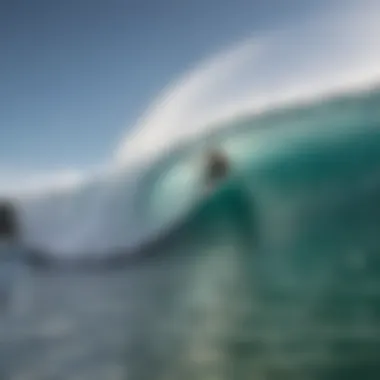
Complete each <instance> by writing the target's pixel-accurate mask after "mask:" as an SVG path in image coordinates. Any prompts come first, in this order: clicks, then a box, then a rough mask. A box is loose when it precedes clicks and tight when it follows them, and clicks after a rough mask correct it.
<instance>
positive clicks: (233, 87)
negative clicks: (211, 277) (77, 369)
mask: <svg viewBox="0 0 380 380" xmlns="http://www.w3.org/2000/svg"><path fill="white" fill-rule="evenodd" d="M379 7H380V5H379V4H378V3H376V2H371V1H363V2H360V4H359V3H357V2H356V3H347V4H346V5H345V7H344V8H339V9H338V8H335V7H332V8H331V7H330V8H328V9H326V10H325V11H324V12H321V13H319V14H318V15H317V16H315V15H314V16H313V15H310V17H309V18H305V19H304V20H303V21H302V22H300V23H298V24H292V25H288V27H287V28H285V29H283V30H280V31H272V32H270V33H268V32H266V33H263V34H261V35H260V34H258V35H255V36H254V37H253V38H248V39H246V40H245V41H243V42H242V43H239V44H237V45H235V46H233V47H232V48H230V49H227V50H226V51H223V52H222V53H221V54H217V55H216V56H213V57H211V59H209V60H207V61H206V62H203V63H201V64H200V65H199V66H198V67H197V68H195V69H194V70H190V72H188V73H186V74H185V75H184V76H183V77H182V78H180V79H179V80H178V81H176V82H174V84H173V85H170V86H168V88H167V89H165V90H164V91H163V93H162V94H161V95H160V96H159V97H158V99H157V101H156V102H155V103H153V104H152V105H151V107H149V108H148V110H147V112H146V113H145V115H143V117H142V118H141V120H140V121H139V122H138V123H137V124H136V126H135V127H134V128H133V130H132V133H128V134H127V136H126V137H125V139H124V141H123V142H122V143H121V145H120V146H119V147H118V148H117V149H116V151H115V156H114V157H113V158H112V159H111V160H110V162H108V163H106V165H105V168H102V169H101V170H99V174H98V175H94V174H93V173H81V172H79V173H80V174H78V175H75V176H72V177H70V180H69V181H66V183H69V186H67V187H66V188H65V187H64V186H62V184H60V185H58V186H57V181H58V180H57V179H56V178H54V179H53V181H52V183H53V185H54V186H50V185H48V184H47V183H44V185H43V186H42V188H40V189H37V188H38V186H35V188H34V189H33V192H31V191H30V189H27V186H22V189H23V190H25V191H24V192H19V193H18V194H17V192H14V191H11V193H10V194H11V196H12V197H15V198H17V201H18V204H19V209H20V214H21V219H22V228H23V230H24V231H25V242H26V244H28V245H30V246H34V247H39V248H41V249H43V250H45V251H48V252H51V253H54V254H55V255H65V256H68V255H74V256H78V255H85V254H91V255H97V254H98V255H100V254H108V253H109V252H111V251H113V250H114V249H116V248H118V249H119V248H125V249H127V248H129V247H133V246H136V245H138V244H140V243H141V242H143V241H146V240H148V239H149V236H151V235H152V234H154V233H157V231H158V229H160V228H162V227H163V226H165V225H167V223H169V222H172V221H173V220H174V218H180V214H181V213H185V212H187V210H188V209H191V207H192V205H193V204H194V202H195V201H196V199H197V196H198V195H197V193H196V191H195V190H197V188H198V190H199V186H198V185H199V183H198V182H197V178H198V177H199V175H198V174H199V172H200V169H201V164H202V161H201V159H200V158H199V157H201V155H202V149H203V148H204V147H206V145H200V144H199V143H198V142H197V141H199V139H202V138H204V137H207V136H208V137H209V140H208V141H213V143H214V142H215V141H216V140H217V139H218V138H219V139H223V138H222V136H223V134H222V135H220V136H221V137H217V136H218V133H216V131H218V130H220V129H222V130H221V132H220V133H224V130H225V129H226V124H228V125H230V126H229V127H228V128H229V129H230V130H234V132H233V133H235V132H236V131H237V130H238V127H237V126H236V125H237V124H238V125H240V124H241V122H242V121H241V120H242V117H243V116H244V115H251V116H250V118H248V119H247V120H248V122H247V123H246V127H245V128H248V129H251V132H250V133H251V137H250V143H249V144H248V143H247V141H244V139H241V140H239V139H238V138H237V137H236V138H235V140H234V139H232V138H231V139H229V140H228V141H229V143H227V149H229V148H228V144H230V145H231V146H232V148H230V149H232V150H234V151H235V152H237V151H243V153H244V154H249V155H256V158H257V157H260V155H262V154H264V153H265V152H268V151H272V150H273V144H274V145H275V143H274V142H273V141H274V140H276V138H278V135H277V134H272V137H271V138H270V139H266V140H265V141H266V142H265V143H264V140H263V139H261V138H258V136H259V134H260V133H261V132H260V131H261V130H262V129H264V130H265V129H268V130H270V128H262V126H261V124H262V123H261V122H258V121H255V120H256V119H257V118H260V117H261V116H260V115H262V114H263V113H264V114H272V113H273V111H276V110H278V109H279V108H281V107H286V108H288V109H298V108H299V106H300V104H305V103H307V104H309V106H310V105H312V104H313V103H314V102H320V101H321V100H322V101H323V100H326V98H327V97H330V98H331V97H336V96H341V95H343V94H346V93H355V92H360V91H363V90H368V89H370V88H373V87H376V86H377V84H378V82H379V79H380V52H377V51H376V50H374V49H373V46H374V38H376V37H375V36H377V35H380V33H379V32H380V30H379V28H380V27H379V26H378V25H379V24H378V22H377V20H376V17H375V15H376V14H378V11H379V10H380V9H379ZM327 110H328V107H327V108H325V109H324V111H323V112H324V113H327V112H328V111H327ZM373 112H374V111H373ZM252 115H253V116H252ZM297 119H298V120H297ZM268 120H270V118H269V119H268ZM300 120H302V118H298V116H297V114H295V117H294V118H293V119H292V120H291V122H288V123H282V125H283V130H284V132H283V134H284V136H285V135H286V134H288V133H289V131H290V130H291V128H290V129H289V126H290V127H294V124H296V125H298V126H299V129H298V130H297V133H301V135H302V130H304V131H306V132H305V133H306V134H308V133H310V131H312V129H310V128H308V129H303V128H304V127H303V125H304V124H303V122H301V121H300ZM310 120H311V121H310ZM319 120H320V116H319V115H318V114H316V115H314V118H313V117H309V124H311V125H314V128H316V129H318V128H320V126H319ZM346 121H347V120H346ZM267 124H269V125H270V124H272V125H273V124H274V125H277V124H281V123H278V122H277V121H276V122H274V121H272V122H267ZM330 124H333V122H332V119H330ZM341 124H342V125H344V122H341ZM247 125H248V126H247ZM228 128H227V129H228ZM300 131H301V132H300ZM215 133H216V134H215ZM236 133H237V132H236ZM268 133H269V132H268ZM215 139H216V140H215ZM233 141H235V142H233ZM268 141H269V142H268ZM239 144H241V145H239ZM244 144H245V145H244ZM182 145H186V148H184V149H185V151H182ZM243 147H244V148H243ZM185 152H186V153H185ZM246 152H249V153H246ZM236 154H237V153H236ZM244 154H243V155H244ZM237 155H238V154H237ZM163 157H168V161H167V162H166V163H165V165H162V161H161V160H162V158H163ZM174 157H176V160H173V158H174ZM187 157H189V158H187ZM187 159H189V160H190V161H186V160H187ZM178 160H179V161H180V164H178V162H177V161H178ZM242 160H243V161H244V157H243V158H242ZM174 161H176V162H175V163H174ZM181 165H182V166H181ZM152 172H156V174H157V175H155V176H152ZM73 178H74V180H73ZM153 178H154V179H155V180H154V181H152V179H153ZM148 179H150V181H151V182H149V181H148ZM170 181H171V182H170ZM37 182H42V181H37ZM47 182H49V181H47ZM185 187H186V188H187V189H192V190H194V191H195V192H194V191H188V192H184V189H185ZM12 190H14V189H12ZM198 193H199V192H198ZM141 194H144V196H143V197H141ZM163 197H168V198H173V197H175V198H176V199H177V202H176V203H175V204H174V205H173V207H172V209H174V211H173V212H174V214H170V213H169V214H168V215H166V216H165V215H164V211H163V209H162V208H158V209H157V208H156V213H157V214H156V215H155V214H154V210H155V207H156V206H155V204H158V205H160V204H161V205H165V204H166V201H164V198H163ZM140 203H145V204H147V205H149V207H151V209H149V210H148V211H147V212H144V213H141V209H139V208H138V207H136V204H140ZM166 208H167V207H166ZM181 210H182V211H181Z"/></svg>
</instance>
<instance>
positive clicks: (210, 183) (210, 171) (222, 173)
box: [205, 149, 230, 190]
mask: <svg viewBox="0 0 380 380" xmlns="http://www.w3.org/2000/svg"><path fill="white" fill-rule="evenodd" d="M229 170H230V166H229V162H228V158H227V156H226V155H225V154H224V153H223V152H222V151H220V150H217V149H213V150H211V151H210V152H209V153H208V154H207V157H206V168H205V182H206V187H207V189H208V190H211V189H213V188H214V187H215V185H217V183H219V182H220V181H222V180H223V179H225V178H226V177H227V176H228V174H229Z"/></svg>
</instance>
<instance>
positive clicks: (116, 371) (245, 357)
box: [0, 89, 380, 380]
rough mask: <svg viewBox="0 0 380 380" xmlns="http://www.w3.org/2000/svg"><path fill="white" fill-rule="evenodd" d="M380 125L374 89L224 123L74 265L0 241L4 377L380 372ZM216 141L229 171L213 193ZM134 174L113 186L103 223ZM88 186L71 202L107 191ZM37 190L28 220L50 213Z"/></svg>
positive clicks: (298, 378)
mask: <svg viewBox="0 0 380 380" xmlns="http://www.w3.org/2000/svg"><path fill="white" fill-rule="evenodd" d="M379 125H380V91H378V90H376V89H375V90H372V91H367V92H361V93H353V94H346V95H341V96H337V97H332V98H329V99H327V98H325V99H323V100H320V101H315V102H310V103H307V104H304V105H302V106H301V105H297V106H290V107H284V108H278V109H274V110H271V111H268V112H266V113H263V114H261V115H259V116H251V117H245V118H237V119H236V120H230V121H229V122H228V123H226V125H225V126H223V128H219V129H217V132H215V133H212V134H209V135H208V137H207V138H199V139H198V140H196V139H195V140H192V141H191V142H188V143H186V144H183V145H178V146H177V147H176V149H174V150H171V151H168V153H167V154H165V155H163V156H162V157H161V158H160V159H159V160H157V161H155V163H154V164H152V165H149V167H148V169H146V170H144V171H143V173H142V174H141V179H140V181H139V187H138V188H137V189H136V188H135V189H134V190H135V196H134V198H133V210H134V211H133V212H134V217H135V219H134V220H135V229H134V230H133V231H135V230H136V231H137V230H138V229H144V234H145V240H143V241H142V240H141V239H140V240H138V239H137V238H136V242H137V241H138V243H136V242H135V244H134V245H132V244H131V245H130V246H129V247H127V248H119V249H116V248H117V247H118V245H117V244H115V249H114V250H113V251H112V252H111V250H110V251H109V252H108V253H109V254H108V255H103V256H99V255H98V254H97V255H94V256H86V255H85V256H83V257H82V258H81V265H80V266H79V264H78V265H76V263H79V261H78V260H79V259H78V258H77V257H74V256H69V258H68V257H67V256H66V257H65V259H64V260H60V261H56V257H55V258H54V252H53V251H51V252H49V254H50V256H49V257H50V261H49V264H50V265H45V266H42V265H36V263H35V265H28V264H27V262H26V261H25V260H24V258H25V257H28V255H31V253H30V252H29V251H28V247H21V248H20V247H11V248H5V247H2V248H1V249H2V257H3V258H4V260H3V266H2V269H1V277H2V283H3V284H4V285H3V288H4V289H7V294H8V295H9V304H7V307H5V308H4V309H3V311H2V314H1V325H0V344H1V346H0V378H1V379H6V380H16V379H17V380H21V379H25V380H26V379H27V380H58V379H62V380H66V379H67V380H69V379H70V380H71V379H73V380H74V379H81V380H86V379H89V380H90V379H91V380H97V379H99V380H104V379H108V380H113V379H114V380H118V379H129V380H145V379H147V380H148V379H149V380H150V379H151V380H153V379H157V380H159V379H165V380H169V379H173V380H177V379H178V380H179V379H181V380H182V379H183V380H185V379H194V380H197V379H202V380H211V379H217V380H222V379H237V380H240V379H241V380H251V379H255V380H256V379H257V380H261V379H263V380H264V379H265V380H287V379H292V380H317V379H318V380H319V379H323V380H327V379H334V380H335V379H336V380H338V379H344V380H350V379H355V380H356V379H378V378H379V376H380V364H379V363H380V360H379V359H380V277H379V273H380V255H379V251H380V238H379V236H380V235H379V231H380V128H379ZM208 147H218V148H219V149H222V150H223V151H224V152H226V155H227V156H228V157H229V160H230V162H231V167H232V170H231V173H230V176H229V178H228V179H226V180H225V181H224V182H222V183H220V184H219V185H218V186H217V187H216V188H215V189H214V190H213V191H209V192H206V191H205V188H204V186H203V183H202V174H203V171H202V170H203V167H202V163H203V154H204V152H205V151H206V150H207V149H208ZM118 178H119V177H118ZM118 183H119V184H120V181H119V182H118ZM110 186H111V185H110ZM128 186H129V185H128V182H126V184H125V187H120V186H118V187H115V189H116V190H114V191H113V192H111V194H112V195H113V197H111V198H107V199H110V201H109V202H110V203H106V204H108V205H109V207H110V209H111V210H113V212H114V215H115V220H116V219H117V221H118V222H119V223H118V224H112V221H113V219H112V215H113V214H112V213H111V214H109V215H108V218H109V219H108V221H107V226H108V228H109V229H112V228H113V226H116V225H118V226H120V224H121V223H120V221H121V219H120V215H122V212H120V213H117V212H116V210H123V207H125V205H124V206H123V204H122V203H118V202H121V201H122V200H123V191H124V190H123V189H127V190H128V189H129V187H128ZM85 190H86V189H85V188H83V189H82V192H81V193H80V194H81V195H80V196H79V195H78V197H77V198H75V202H74V204H73V205H72V208H73V209H75V210H74V211H76V212H77V213H78V214H79V213H81V212H83V210H82V209H80V210H77V208H78V207H79V208H80V206H81V203H80V200H81V199H82V200H83V199H87V198H88V197H89V194H92V197H93V200H94V199H95V201H94V202H95V203H96V202H98V203H99V199H104V198H99V197H101V196H102V195H103V196H104V192H103V193H102V191H98V193H96V194H93V192H92V193H91V192H90V191H89V190H88V189H87V192H86V191H85ZM107 194H108V196H109V194H110V193H107ZM56 196H61V195H56ZM81 197H82V198H81ZM96 197H98V198H96ZM54 199H55V198H54V197H52V198H51V199H50V202H51V203H48V204H56V203H57V202H55V201H54ZM45 201H46V199H45ZM111 201H112V202H111ZM29 202H30V204H29V203H28V204H29V206H28V207H29V208H28V207H26V206H25V205H24V206H23V207H24V208H23V209H22V212H24V214H23V215H24V217H25V218H27V217H28V215H34V217H35V215H36V212H37V211H38V212H39V213H40V216H41V215H42V214H43V215H42V216H43V217H44V218H47V216H46V215H50V212H51V210H50V209H49V210H50V211H49V212H48V211H46V210H48V208H46V207H47V206H46V203H44V205H45V206H44V207H45V209H44V208H42V206H41V204H40V203H38V200H33V201H30V200H29ZM41 202H42V201H41ZM103 205H104V202H103ZM62 207H63V206H62ZM66 207H67V203H66ZM83 207H84V206H83ZM128 207H130V204H128ZM130 209H131V208H130ZM28 210H29V211H28ZM30 210H32V211H30ZM27 211H28V212H30V214H28V212H27ZM43 211H44V212H43ZM74 211H73V210H72V212H74ZM33 213H34V214H33ZM60 215H61V219H60V220H61V223H63V222H62V220H65V218H64V217H65V215H64V214H60ZM96 215H97V214H96V212H95V211H94V214H92V218H93V220H97V219H96ZM42 216H41V217H42ZM46 220H48V221H50V220H52V219H49V218H47V219H46ZM68 220H70V218H69V219H68ZM49 223H50V222H49ZM136 226H138V228H136ZM37 227H38V226H37ZM30 228H31V227H30ZM39 228H40V229H41V227H39ZM119 228H120V227H119ZM131 228H132V227H131V225H126V226H125V227H124V230H123V229H122V228H121V229H120V230H119V231H117V232H116V235H114V236H123V233H124V234H126V235H128V234H129V235H128V236H130V234H131ZM115 229H116V227H115ZM41 231H42V232H43V230H42V229H41ZM27 232H29V234H30V235H33V234H34V235H37V236H42V235H41V234H40V235H39V234H38V232H39V230H38V231H37V230H36V229H34V230H33V229H30V230H28V231H27ZM32 232H33V234H32ZM148 232H149V233H148ZM45 233H46V234H47V235H48V234H49V233H48V231H45ZM73 236H74V235H73ZM103 236H104V235H103ZM31 241H32V240H31ZM36 241H37V240H36ZM40 241H44V240H41V239H40ZM46 241H47V240H46ZM56 241H57V240H55V242H56ZM96 243H97V244H98V241H97V242H96ZM57 246H58V245H57ZM89 247H90V246H89ZM120 247H121V244H120ZM34 248H35V247H34ZM38 248H39V249H43V247H42V246H40V247H38ZM66 248H67V247H66ZM10 250H13V251H10ZM15 250H17V252H15ZM9 257H11V258H12V257H14V259H9ZM93 257H96V260H97V261H96V263H97V265H91V264H93V263H94V258H93ZM111 258H112V260H113V265H112V266H110V265H108V266H107V265H106V264H107V263H109V262H110V261H111ZM67 261H68V262H70V265H64V263H65V262H67ZM5 265H7V267H6V268H7V269H6V270H5V269H4V268H5ZM10 273H11V275H10Z"/></svg>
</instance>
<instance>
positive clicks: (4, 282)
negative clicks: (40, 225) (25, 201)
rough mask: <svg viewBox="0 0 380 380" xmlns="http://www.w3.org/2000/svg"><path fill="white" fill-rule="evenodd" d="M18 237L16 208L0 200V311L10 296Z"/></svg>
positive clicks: (5, 307) (16, 259)
mask: <svg viewBox="0 0 380 380" xmlns="http://www.w3.org/2000/svg"><path fill="white" fill-rule="evenodd" d="M18 238H19V228H18V221H17V217H16V210H15V208H14V206H13V204H12V203H11V202H9V201H7V200H0V312H5V311H6V309H7V308H8V304H9V299H10V297H11V292H12V291H11V288H12V285H13V277H14V272H15V271H14V270H13V269H14V268H15V265H16V266H17V264H16V263H17V261H18V255H17V254H16V252H17V251H18V249H17V248H16V246H17V241H18ZM16 256H17V257H16Z"/></svg>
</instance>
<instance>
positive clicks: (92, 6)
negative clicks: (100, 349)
mask: <svg viewBox="0 0 380 380" xmlns="http://www.w3.org/2000/svg"><path fill="white" fill-rule="evenodd" d="M321 3H322V2H321V1H320V0H316V1H313V2H311V1H306V0H287V1H285V0H267V1H265V2H263V1H256V0H250V1H249V0H189V1H185V0H150V1H147V0H140V1H134V0H102V1H99V0H65V1H59V2H58V1H51V0H34V1H27V0H23V1H21V0H5V1H2V2H1V4H0V59H1V66H0V67H1V69H0V83H1V86H0V167H1V168H4V167H5V168H7V167H8V168H11V169H12V170H13V169H15V170H17V169H19V168H21V169H22V170H25V169H26V170H35V169H41V170H51V169H53V170H54V169H60V168H65V167H72V166H74V167H91V166H94V165H96V164H97V163H99V162H102V161H104V160H105V159H106V158H107V157H109V156H110V155H111V154H112V151H113V150H114V148H115V147H116V146H117V143H118V141H119V139H120V138H121V136H123V134H124V133H125V131H126V129H127V128H128V126H133V124H134V122H135V121H136V119H137V118H138V116H139V115H141V114H142V112H143V111H144V110H145V108H146V107H147V106H148V105H149V104H150V102H151V101H152V100H153V99H154V98H155V97H156V96H157V95H158V94H159V91H160V90H161V89H162V88H163V87H164V86H165V85H167V84H168V83H169V82H170V80H171V79H173V78H175V77H178V76H179V75H180V74H181V73H182V72H184V71H185V70H187V69H188V68H190V67H192V65H194V64H195V63H197V62H198V61H199V60H201V59H203V58H205V57H207V56H209V55H211V54H213V53H214V52H216V51H219V50H220V49H221V48H223V47H224V46H228V45H230V44H231V43H233V42H235V41H238V40H240V39H242V38H244V37H246V36H248V35H250V34H251V33H252V32H254V31H255V30H258V29H263V28H272V27H274V26H278V25H281V23H282V22H288V21H289V19H294V22H297V19H299V18H300V17H302V15H303V13H304V12H312V11H313V10H314V9H315V8H316V7H318V6H320V5H321Z"/></svg>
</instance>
